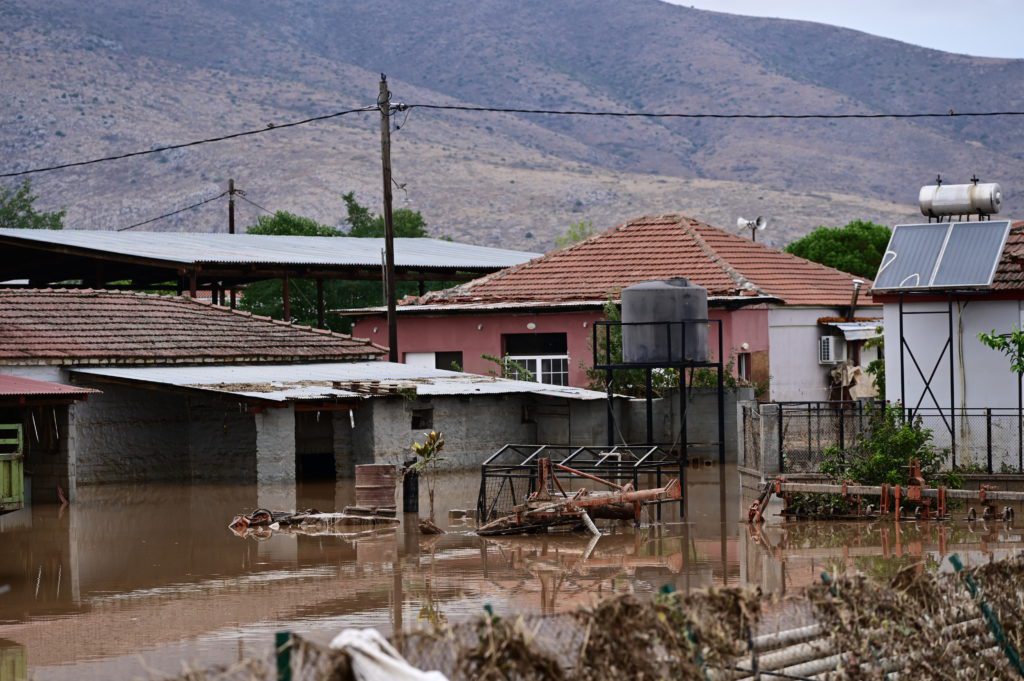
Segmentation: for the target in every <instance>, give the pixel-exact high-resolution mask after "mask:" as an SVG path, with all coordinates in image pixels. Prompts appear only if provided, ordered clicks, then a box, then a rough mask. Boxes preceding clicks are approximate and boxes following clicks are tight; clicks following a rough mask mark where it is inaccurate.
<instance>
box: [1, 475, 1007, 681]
mask: <svg viewBox="0 0 1024 681" xmlns="http://www.w3.org/2000/svg"><path fill="white" fill-rule="evenodd" d="M478 484H479V481H478V477H477V475H476V474H475V473H468V474H459V475H447V476H444V477H443V478H441V479H440V480H439V482H438V485H437V508H438V509H439V518H438V520H439V521H440V523H441V524H442V525H444V526H446V527H447V529H448V530H449V534H446V535H443V536H433V537H423V536H420V535H419V534H418V533H416V532H415V523H414V522H411V521H410V522H405V523H403V525H402V526H401V527H399V528H398V529H396V530H391V531H386V532H379V533H370V534H359V535H356V536H349V537H338V536H329V535H302V534H291V533H274V534H272V535H271V536H269V537H264V538H255V537H253V538H238V537H235V536H234V535H233V534H232V533H231V532H230V531H229V530H228V529H227V524H228V522H229V521H230V519H231V518H232V517H233V516H234V515H235V514H236V513H239V512H241V511H247V510H252V509H253V508H255V507H256V506H258V505H261V503H260V502H261V501H262V500H265V499H267V498H289V496H290V497H291V498H293V499H294V500H295V504H296V505H297V506H298V507H300V508H309V507H313V508H318V509H321V510H335V509H340V508H342V507H344V506H345V505H346V504H350V503H353V501H354V496H355V494H354V489H353V487H352V483H351V482H350V481H346V482H342V483H339V484H337V485H334V484H328V485H302V486H299V487H297V488H295V487H293V488H280V489H257V488H256V487H255V486H202V485H190V486H180V485H168V486H153V485H147V486H145V487H103V488H86V489H84V490H82V492H81V495H80V496H81V498H80V500H79V501H78V502H76V503H75V504H74V505H72V506H70V507H67V508H64V509H60V508H58V507H55V506H46V505H34V506H33V507H31V508H30V509H26V510H25V511H22V512H19V513H16V514H11V515H8V516H3V517H0V586H3V585H10V591H9V592H7V593H6V594H2V595H0V659H4V660H6V659H8V658H10V659H17V660H20V661H21V662H19V664H21V665H22V667H27V669H28V670H29V673H31V674H32V678H36V679H88V678H136V677H140V676H146V673H145V671H144V669H143V667H142V665H141V664H140V662H139V660H138V658H137V654H140V653H141V655H142V657H143V658H144V659H145V661H146V664H147V665H149V666H150V667H153V668H156V669H159V670H162V671H175V670H177V669H179V668H180V663H181V661H182V660H195V661H197V662H198V663H200V664H202V663H213V662H217V663H227V662H230V661H232V660H233V659H236V658H238V657H239V656H241V655H244V654H246V653H248V652H252V651H254V650H260V651H262V650H265V649H266V648H265V646H266V645H267V642H268V641H270V640H271V637H272V633H273V632H274V631H275V630H278V629H291V630H294V631H298V632H301V633H304V634H306V635H310V636H313V637H317V638H322V639H326V638H328V637H330V636H332V635H333V634H335V633H336V632H337V631H338V630H340V629H342V628H344V627H350V626H374V627H377V628H379V629H381V630H382V631H383V632H385V633H389V632H390V631H392V630H393V629H394V628H396V627H408V626H414V625H417V624H426V623H430V622H442V621H445V620H454V619H458V618H462V617H466V616H468V615H471V614H476V613H478V612H480V610H481V609H482V608H483V606H484V605H485V604H490V605H491V606H492V607H493V608H494V609H495V610H496V611H498V612H526V611H533V612H554V611H558V610H565V609H570V608H573V607H576V606H578V605H580V604H584V603H588V602H590V600H591V599H592V598H594V597H595V596H599V595H604V594H613V593H620V592H623V591H635V592H639V593H653V592H655V591H657V589H659V588H660V587H661V586H663V585H665V584H671V585H673V586H674V587H675V588H677V589H680V590H689V589H697V588H702V587H705V586H708V585H712V584H729V585H734V584H740V583H748V584H756V585H759V586H761V587H762V588H763V589H764V590H766V591H774V592H789V591H792V590H794V589H797V588H799V587H800V586H802V585H804V584H808V583H810V582H812V581H813V580H814V579H817V577H818V575H819V574H820V571H821V570H822V569H834V568H835V566H841V567H844V568H845V569H860V570H867V571H876V572H879V573H882V572H884V571H885V570H892V569H895V566H898V565H902V564H905V563H908V562H913V561H922V560H924V561H927V562H930V563H931V564H933V565H935V566H938V567H939V569H943V567H942V561H943V558H944V557H945V556H947V555H949V553H952V552H954V551H957V552H959V553H960V554H961V555H962V556H964V557H965V558H966V559H967V561H968V562H974V563H977V562H981V561H984V560H988V559H990V558H991V557H1000V556H1002V555H1006V554H1008V553H1011V552H1014V551H1017V550H1019V549H1020V548H1021V546H1022V543H1021V539H1022V538H1021V536H1020V534H1019V533H1018V532H1017V531H1016V530H1013V529H1012V528H1011V529H1008V528H1006V527H1005V526H1003V525H1002V524H993V525H989V526H986V525H984V524H981V523H979V524H977V525H976V526H975V527H966V526H965V525H964V524H958V525H957V524H955V525H951V526H943V525H935V524H933V525H924V524H922V525H914V524H912V523H904V524H903V525H900V526H898V527H897V526H895V525H893V524H891V523H889V524H885V523H875V524H849V523H846V524H823V523H805V524H801V523H795V524H781V523H778V522H770V523H769V524H768V525H766V526H765V527H763V528H756V527H755V528H750V527H748V526H747V525H745V524H742V523H740V517H741V513H742V512H743V511H744V509H745V507H746V505H747V504H749V499H748V500H744V499H741V497H740V494H739V485H738V481H737V478H736V474H735V471H734V470H724V471H723V470H719V469H717V468H702V469H699V470H694V471H691V472H690V475H689V477H688V480H687V487H686V489H687V495H686V502H685V503H686V521H685V522H683V521H682V520H681V516H680V508H679V505H678V504H675V503H673V504H666V505H664V506H662V507H661V516H662V521H663V522H662V523H661V524H657V523H653V522H651V521H653V520H654V519H655V517H656V511H655V509H649V516H648V519H647V521H648V522H647V523H645V525H644V526H642V527H640V528H633V527H632V525H631V524H630V523H605V524H604V525H602V529H603V531H604V534H603V536H601V537H600V539H599V540H598V541H597V542H596V543H593V542H592V540H591V538H590V537H589V536H587V535H545V536H534V537H501V538H489V539H482V538H480V537H477V536H476V535H475V534H473V533H472V524H470V523H466V522H463V521H451V522H448V520H447V517H446V514H445V511H446V510H447V509H450V508H457V509H468V508H473V507H474V506H475V502H476V498H475V496H476V490H477V488H478ZM423 492H424V496H425V490H423ZM422 503H423V508H424V509H425V508H426V505H425V504H426V499H425V498H424V499H423V500H422ZM407 520H408V519H407ZM772 520H773V521H774V519H772ZM15 678H18V677H15ZM5 681H6V680H5Z"/></svg>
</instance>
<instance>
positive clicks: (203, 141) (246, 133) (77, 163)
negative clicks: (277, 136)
mask: <svg viewBox="0 0 1024 681" xmlns="http://www.w3.org/2000/svg"><path fill="white" fill-rule="evenodd" d="M376 110H377V107H376V106H368V107H366V106H364V107H362V108H360V109H347V110H345V111H336V112H334V113H329V114H324V115H323V116H314V117H312V118H304V119H302V120H301V121H291V122H289V123H276V124H275V123H268V124H267V127H265V128H256V129H254V130H244V131H242V132H233V133H229V134H227V135H220V136H218V137H207V138H205V139H199V140H193V141H191V142H182V143H181V144H168V145H166V146H162V147H156V148H154V149H146V150H144V151H131V152H128V153H126V154H116V155H114V156H103V157H102V158H92V159H89V160H87V161H74V162H72V163H62V164H60V165H54V166H45V167H41V168H31V169H29V170H20V171H18V172H14V173H0V178H3V177H20V176H22V175H30V174H32V173H45V172H49V171H51V170H63V169H65V168H76V167H79V166H87V165H92V164H94V163H104V162H106V161H119V160H121V159H124V158H132V157H133V156H145V155H147V154H157V153H160V152H161V151H171V150H173V149H184V148H185V147H195V146H199V145H200V144H210V143H211V142H223V141H224V140H230V139H235V138H238V137H247V136H249V135H259V134H260V133H264V132H271V131H273V130H281V129H282V128H294V127H295V126H297V125H306V124H307V123H316V122H317V121H326V120H328V119H330V118H338V117H339V116H347V115H349V114H353V113H361V112H365V111H376Z"/></svg>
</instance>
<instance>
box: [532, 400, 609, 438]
mask: <svg viewBox="0 0 1024 681" xmlns="http://www.w3.org/2000/svg"><path fill="white" fill-rule="evenodd" d="M534 404H535V407H534V412H535V414H536V418H537V435H536V439H535V440H533V442H537V443H538V444H554V445H603V444H605V443H606V442H607V437H608V403H607V401H605V400H567V399H560V398H553V397H543V396H537V397H535V398H534ZM613 409H614V414H615V423H616V424H618V427H619V429H620V430H623V429H625V428H626V427H627V426H626V425H625V419H626V418H628V415H629V405H628V401H627V400H625V399H617V400H616V401H615V403H614V406H613Z"/></svg>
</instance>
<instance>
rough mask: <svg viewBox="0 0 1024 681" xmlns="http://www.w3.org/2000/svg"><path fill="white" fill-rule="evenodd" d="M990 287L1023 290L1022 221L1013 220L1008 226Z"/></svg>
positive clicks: (1023, 228)
mask: <svg viewBox="0 0 1024 681" xmlns="http://www.w3.org/2000/svg"><path fill="white" fill-rule="evenodd" d="M992 288H994V289H1001V290H1004V291H1007V290H1015V289H1016V290H1024V222H1014V223H1013V225H1012V226H1011V227H1010V234H1009V236H1007V237H1006V246H1004V247H1003V256H1002V258H1001V259H1000V260H999V267H997V268H996V274H995V276H994V277H993V278H992Z"/></svg>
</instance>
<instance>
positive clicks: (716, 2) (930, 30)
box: [668, 0, 1024, 58]
mask: <svg viewBox="0 0 1024 681" xmlns="http://www.w3.org/2000/svg"><path fill="white" fill-rule="evenodd" d="M668 2H672V3H674V4H676V5H687V6H691V7H697V8H698V9H710V10H715V11H716V12H729V13H731V14H748V15H752V16H761V17H781V18H785V19H803V20H806V21H817V22H821V23H824V24H834V25H836V26H845V27H847V28H853V29H857V30H858V31H864V32H866V33H873V34H875V35H880V36H885V37H886V38H895V39H896V40H902V41H904V42H908V43H913V44H915V45H923V46H925V47H933V48H936V49H940V50H945V51H947V52H959V53H962V54H973V55H979V56H983V57H1015V58H1024V40H1022V39H1021V38H1022V29H1024V1H1022V0H972V1H970V2H967V1H965V0H668Z"/></svg>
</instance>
